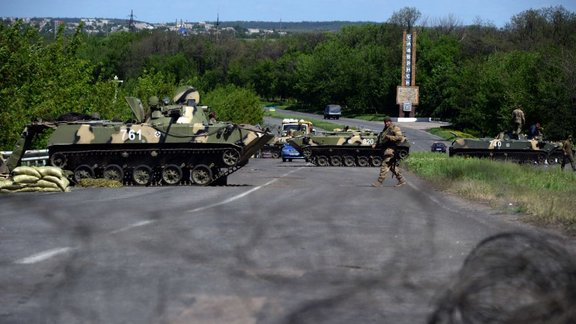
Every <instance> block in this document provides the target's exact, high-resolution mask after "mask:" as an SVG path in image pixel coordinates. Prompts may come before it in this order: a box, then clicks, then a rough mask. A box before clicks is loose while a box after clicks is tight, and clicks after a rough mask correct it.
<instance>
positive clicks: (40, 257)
mask: <svg viewBox="0 0 576 324" xmlns="http://www.w3.org/2000/svg"><path fill="white" fill-rule="evenodd" d="M303 168H304V167H300V168H298V169H295V170H292V171H290V172H288V173H286V174H283V175H282V176H280V177H279V178H276V179H272V180H270V181H268V182H266V183H265V184H263V185H260V186H257V187H254V188H252V189H250V190H248V191H246V192H243V193H241V194H239V195H236V196H233V197H230V198H228V199H225V200H223V201H221V202H217V203H214V204H211V205H207V206H203V207H199V208H196V209H192V210H190V211H189V213H195V212H199V211H203V210H206V209H209V208H213V207H217V206H221V205H225V204H229V203H231V202H233V201H235V200H238V199H240V198H243V197H246V196H248V195H249V194H251V193H253V192H255V191H257V190H260V189H262V188H264V187H266V186H269V185H271V184H273V183H274V182H276V181H278V179H280V178H283V177H286V176H288V175H290V174H292V173H294V172H296V171H299V170H301V169H303ZM153 223H155V221H153V220H145V221H141V222H137V223H133V224H130V225H128V226H125V227H122V228H120V229H117V230H115V231H112V232H110V234H117V233H121V232H125V231H128V230H131V229H133V228H136V227H141V226H146V225H150V224H153ZM74 249H75V248H71V247H63V248H56V249H51V250H46V251H44V252H40V253H37V254H34V255H31V256H29V257H26V258H22V259H19V260H16V261H14V263H16V264H33V263H38V262H42V261H45V260H48V259H50V258H52V257H55V256H57V255H60V254H64V253H67V252H68V251H71V250H74Z"/></svg>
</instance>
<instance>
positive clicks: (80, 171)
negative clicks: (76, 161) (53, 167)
mask: <svg viewBox="0 0 576 324" xmlns="http://www.w3.org/2000/svg"><path fill="white" fill-rule="evenodd" d="M91 178H94V170H93V169H92V167H91V166H89V165H87V164H82V165H80V166H78V167H76V169H74V180H75V181H76V182H80V180H82V179H91Z"/></svg>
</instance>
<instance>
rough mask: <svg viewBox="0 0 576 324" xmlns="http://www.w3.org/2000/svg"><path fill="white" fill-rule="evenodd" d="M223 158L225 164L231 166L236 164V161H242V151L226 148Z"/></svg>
mask: <svg viewBox="0 0 576 324" xmlns="http://www.w3.org/2000/svg"><path fill="white" fill-rule="evenodd" d="M222 160H223V161H224V164H226V165H227V166H229V167H231V166H235V165H236V163H238V161H240V153H238V151H237V150H234V149H229V150H226V151H224V154H222Z"/></svg>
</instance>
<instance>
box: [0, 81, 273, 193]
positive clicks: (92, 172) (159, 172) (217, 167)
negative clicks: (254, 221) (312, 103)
mask: <svg viewBox="0 0 576 324" xmlns="http://www.w3.org/2000/svg"><path fill="white" fill-rule="evenodd" d="M126 100H127V102H128V104H129V106H130V108H131V109H132V111H133V113H134V116H135V119H134V120H133V121H132V122H126V123H123V122H112V121H107V120H78V121H57V122H43V123H33V124H30V125H28V126H27V127H26V128H25V130H24V131H23V133H22V135H21V139H20V141H19V142H18V144H17V145H16V148H15V149H14V151H13V154H12V155H11V156H10V159H9V160H8V161H7V163H6V164H7V166H8V168H9V169H11V170H12V169H14V168H15V167H16V166H17V165H18V164H19V163H20V159H21V157H22V155H23V152H24V151H25V150H26V148H27V147H28V146H29V145H30V142H31V140H32V138H33V137H34V135H35V134H38V133H40V132H42V131H44V130H45V129H48V128H50V129H52V134H51V135H50V137H49V139H48V156H49V164H50V165H53V166H57V167H60V168H62V169H64V170H68V171H70V172H71V174H72V180H73V181H79V180H81V179H83V178H106V179H112V180H118V181H121V182H123V183H124V184H131V185H142V186H145V185H180V184H195V185H209V184H219V185H222V184H226V181H227V176H228V175H230V174H232V173H233V172H235V171H237V170H238V169H240V168H241V167H243V166H244V165H246V164H247V163H248V160H249V158H250V157H251V156H252V155H253V154H254V153H255V152H257V151H258V150H259V149H260V148H261V147H262V146H263V145H264V144H266V142H268V141H269V140H270V139H271V138H272V137H273V136H272V135H271V134H268V133H265V132H263V131H261V130H260V129H258V128H256V127H254V126H252V125H239V124H233V123H227V122H216V123H209V121H208V119H207V115H206V110H207V109H208V108H207V107H201V106H198V105H197V103H199V101H200V96H199V94H198V91H196V89H194V88H193V87H185V88H183V89H180V91H178V93H177V94H176V96H175V97H174V98H173V104H170V105H164V106H160V105H158V106H153V107H151V111H150V112H149V113H147V112H146V111H145V110H144V107H143V105H142V102H141V101H140V100H139V99H137V98H134V97H128V98H126Z"/></svg>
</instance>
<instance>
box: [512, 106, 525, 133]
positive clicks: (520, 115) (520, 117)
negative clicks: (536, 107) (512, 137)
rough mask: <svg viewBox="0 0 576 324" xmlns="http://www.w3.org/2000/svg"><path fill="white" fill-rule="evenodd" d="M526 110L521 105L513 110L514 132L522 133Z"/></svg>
mask: <svg viewBox="0 0 576 324" xmlns="http://www.w3.org/2000/svg"><path fill="white" fill-rule="evenodd" d="M525 121H526V120H525V119H524V112H523V111H522V109H521V107H518V108H516V109H514V110H513V111H512V122H513V123H514V134H516V135H520V133H521V132H522V126H524V122H525Z"/></svg>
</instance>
